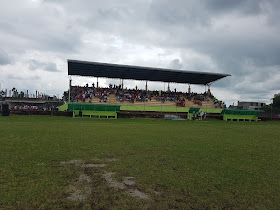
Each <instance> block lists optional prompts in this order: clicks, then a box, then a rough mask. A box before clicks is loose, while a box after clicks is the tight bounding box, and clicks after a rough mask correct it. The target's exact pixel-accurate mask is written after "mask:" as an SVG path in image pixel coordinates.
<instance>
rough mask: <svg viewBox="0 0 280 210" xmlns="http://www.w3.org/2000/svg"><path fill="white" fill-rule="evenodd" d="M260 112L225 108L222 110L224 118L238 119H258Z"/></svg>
mask: <svg viewBox="0 0 280 210" xmlns="http://www.w3.org/2000/svg"><path fill="white" fill-rule="evenodd" d="M258 113H259V111H256V110H232V109H224V110H223V111H222V113H221V114H222V115H223V120H225V121H228V120H231V121H233V120H237V121H258Z"/></svg>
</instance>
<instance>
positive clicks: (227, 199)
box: [0, 116, 280, 209]
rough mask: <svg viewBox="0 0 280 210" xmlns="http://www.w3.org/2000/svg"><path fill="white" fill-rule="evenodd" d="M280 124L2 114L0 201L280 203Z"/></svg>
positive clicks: (48, 204)
mask: <svg viewBox="0 0 280 210" xmlns="http://www.w3.org/2000/svg"><path fill="white" fill-rule="evenodd" d="M279 128H280V122H261V123H257V122H225V121H207V122H196V121H165V120H152V119H149V120H148V119H147V120H146V119H117V120H113V119H112V120H98V119H87V118H69V117H48V116H47V117H45V116H44V117H43V116H10V117H2V116H1V117H0V209H35V208H36V209H37V208H41V209H54V208H58V209H61V208H72V209H73V208H74V209H75V208H76V209H79V208H84V209H87V208H88V209H91V208H94V209H102V208H103V209H108V208H115V209H143V208H144V209H145V208H149V209H174V208H180V209H186V208H195V209H202V208H219V209H221V208H230V209H232V208H233V209H234V208H235V209H248V208H254V209H255V208H258V209H279V208H280V179H279V175H280V165H279V163H280V129H279Z"/></svg>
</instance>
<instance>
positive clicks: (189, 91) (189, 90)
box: [188, 85, 191, 94]
mask: <svg viewBox="0 0 280 210" xmlns="http://www.w3.org/2000/svg"><path fill="white" fill-rule="evenodd" d="M188 93H189V94H191V86H190V85H189V89H188Z"/></svg>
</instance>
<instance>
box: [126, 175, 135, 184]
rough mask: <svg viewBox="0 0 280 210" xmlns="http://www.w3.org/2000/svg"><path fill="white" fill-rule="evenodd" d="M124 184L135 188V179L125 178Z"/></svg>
mask: <svg viewBox="0 0 280 210" xmlns="http://www.w3.org/2000/svg"><path fill="white" fill-rule="evenodd" d="M123 183H124V184H125V185H127V186H133V185H135V178H134V177H132V176H130V177H124V178H123Z"/></svg>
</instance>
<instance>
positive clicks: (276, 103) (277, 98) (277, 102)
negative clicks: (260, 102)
mask: <svg viewBox="0 0 280 210" xmlns="http://www.w3.org/2000/svg"><path fill="white" fill-rule="evenodd" d="M272 106H273V107H276V108H280V93H278V94H275V95H274V98H273V103H272Z"/></svg>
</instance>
